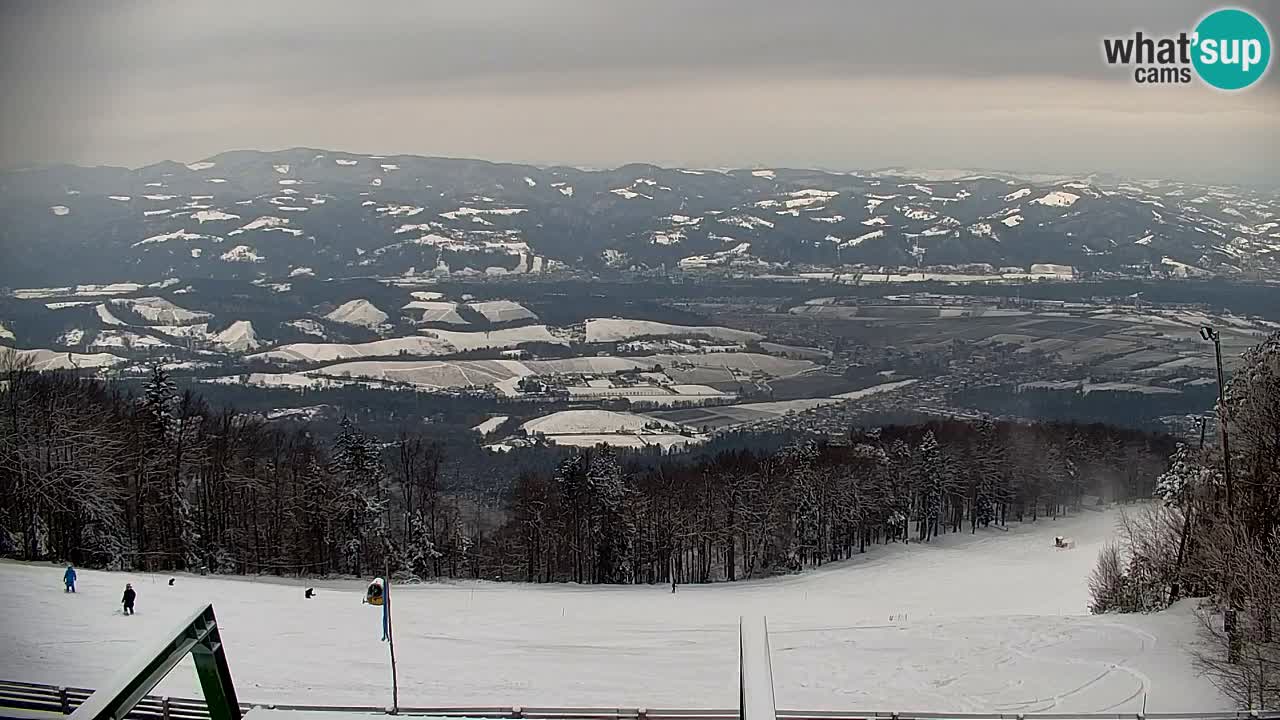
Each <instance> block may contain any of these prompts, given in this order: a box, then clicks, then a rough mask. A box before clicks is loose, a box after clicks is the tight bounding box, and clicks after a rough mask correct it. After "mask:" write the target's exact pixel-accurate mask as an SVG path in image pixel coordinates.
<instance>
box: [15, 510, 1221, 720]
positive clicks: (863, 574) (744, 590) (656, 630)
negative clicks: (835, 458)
mask: <svg viewBox="0 0 1280 720" xmlns="http://www.w3.org/2000/svg"><path fill="white" fill-rule="evenodd" d="M1115 520H1116V514H1115V513H1114V512H1107V513H1100V512H1098V513H1095V512H1085V513H1083V515H1082V516H1081V517H1077V518H1070V519H1062V520H1058V521H1056V522H1055V521H1052V520H1041V521H1040V522H1038V523H1035V524H1031V523H1027V524H1024V525H1021V526H1014V527H1013V528H1012V529H1011V530H1010V531H1009V532H1007V533H1006V532H1001V531H999V530H988V531H983V532H980V533H978V534H977V535H976V536H970V535H968V534H965V533H961V534H958V535H948V536H944V537H943V538H941V539H940V540H939V541H937V542H934V543H931V544H929V545H922V544H915V543H913V544H911V545H910V546H905V547H904V546H901V545H894V546H890V547H881V546H876V547H872V548H871V549H870V550H869V552H868V553H867V554H866V555H864V556H861V557H859V558H857V559H855V560H853V561H850V562H846V563H839V564H835V565H829V566H827V567H825V568H823V569H820V570H818V571H814V572H809V573H806V574H803V575H799V576H791V577H784V578H776V579H771V580H761V581H751V582H743V583H736V584H719V585H709V586H685V587H681V588H680V591H679V592H678V593H676V594H674V595H673V594H671V592H670V589H669V588H667V587H664V586H662V585H657V586H640V587H576V586H566V585H551V586H529V585H513V584H497V583H485V582H462V583H456V584H429V585H421V586H416V587H398V588H397V589H396V590H395V593H396V594H395V595H394V596H393V597H394V598H395V606H394V607H395V624H396V651H397V660H398V665H399V670H400V698H401V703H402V704H404V705H419V706H421V705H429V704H433V705H463V704H482V705H497V704H504V705H512V704H517V703H519V704H525V705H559V706H566V705H568V706H573V705H577V706H601V707H637V706H645V707H663V706H665V707H722V708H731V707H736V706H737V686H738V671H737V652H738V650H737V642H738V641H737V622H738V617H739V616H740V615H742V614H763V615H765V616H767V617H768V621H769V629H770V643H771V645H772V657H773V671H774V678H775V683H776V685H777V701H778V705H779V707H786V708H803V709H820V708H829V709H845V710H863V711H876V710H880V711H890V710H901V711H907V710H917V711H951V712H963V711H982V712H997V711H998V712H1005V713H1018V712H1035V711H1042V712H1050V711H1052V712H1104V711H1106V712H1116V713H1120V712H1126V713H1136V712H1138V711H1139V710H1140V709H1141V708H1142V707H1143V702H1144V698H1145V702H1146V709H1147V711H1149V712H1166V711H1168V712H1172V711H1181V712H1189V711H1209V710H1220V709H1225V708H1227V707H1228V703H1227V701H1226V700H1225V699H1224V698H1222V697H1220V696H1219V695H1218V694H1217V692H1216V691H1215V690H1214V689H1213V688H1212V686H1210V685H1209V683H1208V682H1207V681H1206V680H1205V679H1204V678H1203V677H1201V676H1200V675H1199V674H1198V673H1197V672H1196V671H1195V670H1194V668H1193V667H1192V665H1191V661H1190V659H1189V658H1188V656H1187V655H1186V651H1185V648H1186V646H1187V644H1188V643H1189V642H1192V641H1193V638H1194V628H1195V621H1194V619H1193V617H1192V615H1191V610H1192V607H1191V605H1190V604H1188V603H1185V602H1184V604H1182V605H1180V606H1179V607H1177V608H1175V609H1174V610H1172V611H1169V612H1165V613H1159V614H1154V615H1134V616H1107V617H1090V616H1089V615H1087V613H1086V611H1085V604H1086V602H1087V590H1086V588H1085V578H1086V576H1087V575H1088V572H1089V569H1090V567H1091V566H1092V564H1093V561H1094V558H1095V556H1096V553H1097V550H1098V548H1099V547H1100V545H1101V544H1102V542H1103V541H1104V540H1105V539H1106V538H1107V537H1108V536H1109V535H1110V534H1111V532H1112V528H1113V527H1114V522H1115ZM1058 534H1064V535H1070V536H1071V537H1073V538H1075V540H1076V542H1077V547H1076V548H1075V549H1072V550H1057V549H1055V548H1054V547H1053V540H1052V538H1053V536H1054V535H1058ZM61 576H62V571H61V569H60V568H57V567H50V566H28V565H21V564H15V563H3V564H0V603H2V604H3V607H4V608H5V613H4V615H3V618H4V619H3V620H2V621H0V647H3V648H5V651H4V652H3V653H0V678H5V679H13V680H26V681H36V682H51V683H67V684H74V685H81V686H88V687H94V686H97V685H101V684H102V683H103V682H105V681H106V680H107V679H108V678H109V677H110V676H111V674H112V671H113V670H114V669H115V668H116V667H118V666H119V664H120V663H122V662H124V661H125V660H126V659H127V658H129V657H130V656H131V655H132V654H133V653H135V652H136V651H137V650H138V649H139V648H141V647H142V646H143V644H144V643H145V642H146V641H147V640H148V639H150V638H152V637H154V636H155V635H156V634H158V633H159V634H162V633H164V632H165V631H167V630H168V628H169V627H170V626H171V625H172V624H173V623H174V621H176V620H179V619H180V618H182V617H183V616H185V615H186V614H187V613H188V612H190V611H191V610H192V608H193V607H194V606H196V605H197V604H199V603H204V602H212V603H213V604H214V608H215V610H216V611H217V614H218V619H219V623H220V625H221V626H222V628H223V633H222V634H223V639H224V640H225V642H226V651H227V655H228V658H229V660H230V663H231V670H232V674H233V676H234V677H235V681H236V687H237V690H238V692H239V695H240V697H241V699H242V700H245V701H250V702H268V701H278V702H286V701H287V702H296V703H311V704H322V703H323V704H339V703H351V704H364V705H381V704H384V703H386V702H388V697H389V680H388V677H387V675H388V673H387V670H386V666H387V662H386V647H385V645H384V644H383V643H381V642H380V641H379V638H380V625H379V623H380V613H379V611H378V610H376V609H373V608H371V607H368V606H362V605H361V602H360V601H361V598H362V596H363V583H360V582H334V583H328V584H325V583H319V584H316V586H317V588H318V589H317V595H316V597H315V598H314V599H312V600H305V599H304V598H303V588H304V587H305V586H306V583H304V582H302V581H297V580H269V581H261V582H249V581H245V580H232V579H216V578H199V577H193V576H186V575H181V576H179V577H178V579H177V584H176V585H175V586H174V587H167V586H166V584H165V580H166V579H167V578H166V576H149V575H140V574H125V573H103V572H93V571H82V572H81V573H80V582H79V592H78V593H77V594H75V595H67V594H64V593H63V592H62V590H61V587H60V581H61ZM126 581H128V582H132V583H133V584H134V587H135V588H137V590H138V605H137V607H138V614H137V615H136V616H133V617H124V616H122V615H121V614H120V611H119V604H118V601H119V599H120V592H121V589H122V588H123V586H124V583H125V582H126ZM160 691H161V692H164V693H170V694H174V695H183V696H198V689H197V682H196V678H195V674H194V672H192V671H191V669H190V667H189V661H188V663H184V667H181V668H178V669H177V670H175V671H174V672H173V673H172V674H171V675H170V677H169V678H168V679H167V680H166V681H165V682H164V683H163V684H162V685H161V687H160Z"/></svg>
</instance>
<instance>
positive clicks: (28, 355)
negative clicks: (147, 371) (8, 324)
mask: <svg viewBox="0 0 1280 720" xmlns="http://www.w3.org/2000/svg"><path fill="white" fill-rule="evenodd" d="M13 352H14V354H15V355H16V356H17V357H18V358H19V359H21V360H29V361H30V362H31V369H32V370H38V371H44V370H76V369H81V368H102V367H111V366H113V365H119V364H121V363H124V362H126V360H125V359H124V358H122V357H119V356H117V355H112V354H110V353H89V354H84V353H71V352H63V351H58V350H47V349H44V348H41V349H38V350H14V351H13ZM5 657H8V656H7V655H6V656H5Z"/></svg>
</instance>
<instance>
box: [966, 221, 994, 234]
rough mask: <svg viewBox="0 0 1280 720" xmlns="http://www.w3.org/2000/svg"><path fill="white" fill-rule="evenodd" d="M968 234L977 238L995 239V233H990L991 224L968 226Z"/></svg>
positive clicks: (982, 223) (981, 223)
mask: <svg viewBox="0 0 1280 720" xmlns="http://www.w3.org/2000/svg"><path fill="white" fill-rule="evenodd" d="M969 232H971V233H973V234H974V235H977V236H978V237H995V233H993V232H992V231H991V223H985V222H980V223H974V224H972V225H970V226H969Z"/></svg>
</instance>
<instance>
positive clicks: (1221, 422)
mask: <svg viewBox="0 0 1280 720" xmlns="http://www.w3.org/2000/svg"><path fill="white" fill-rule="evenodd" d="M1200 337H1202V338H1204V339H1205V340H1211V341H1213V352H1214V358H1215V360H1216V362H1217V367H1218V432H1220V433H1221V434H1222V479H1223V480H1224V481H1225V482H1226V484H1227V517H1231V516H1232V514H1233V513H1234V512H1235V503H1234V497H1233V492H1232V490H1233V488H1232V483H1231V447H1230V446H1229V445H1228V444H1227V402H1226V395H1225V393H1226V389H1225V387H1224V383H1223V379H1222V339H1221V337H1220V336H1219V335H1218V331H1217V330H1214V329H1213V328H1211V327H1209V326H1208V325H1205V326H1204V327H1202V328H1200Z"/></svg>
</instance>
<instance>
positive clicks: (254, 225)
mask: <svg viewBox="0 0 1280 720" xmlns="http://www.w3.org/2000/svg"><path fill="white" fill-rule="evenodd" d="M288 224H289V220H288V218H282V217H275V216H274V215H263V216H261V217H259V218H258V219H257V220H254V221H252V222H250V223H249V224H248V225H245V226H244V227H242V228H240V229H241V230H261V229H264V228H275V227H282V226H284V225H288Z"/></svg>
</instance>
